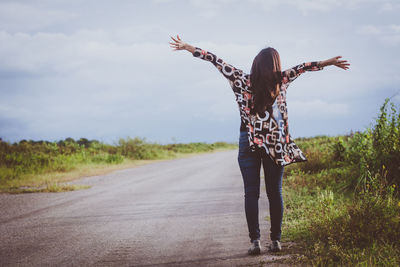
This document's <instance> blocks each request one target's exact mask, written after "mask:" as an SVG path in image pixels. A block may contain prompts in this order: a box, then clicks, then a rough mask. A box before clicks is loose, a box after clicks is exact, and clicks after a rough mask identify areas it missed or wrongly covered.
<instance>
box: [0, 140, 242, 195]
mask: <svg viewBox="0 0 400 267" xmlns="http://www.w3.org/2000/svg"><path fill="white" fill-rule="evenodd" d="M236 147H237V145H235V144H229V143H224V142H217V143H213V144H207V143H189V144H169V145H160V144H157V143H148V142H146V141H145V140H143V139H139V138H134V139H131V138H128V139H126V140H125V139H120V140H119V143H118V144H117V145H107V144H102V143H100V142H98V141H96V140H92V141H89V140H87V139H85V138H81V139H80V140H78V141H75V140H73V139H71V138H67V139H66V140H62V141H59V142H48V141H32V140H30V141H26V140H22V141H21V142H19V143H14V144H9V143H7V142H4V141H1V139H0V192H3V193H4V192H8V193H29V192H63V191H71V190H78V189H85V188H87V187H83V186H77V185H69V184H66V182H70V181H72V180H75V179H78V178H81V177H85V176H93V175H101V174H105V173H109V172H111V171H114V170H117V169H124V168H132V167H135V166H138V165H143V164H147V163H149V162H154V161H156V160H166V159H172V158H181V157H188V156H191V155H195V154H198V153H209V152H213V151H219V150H226V149H233V148H236Z"/></svg>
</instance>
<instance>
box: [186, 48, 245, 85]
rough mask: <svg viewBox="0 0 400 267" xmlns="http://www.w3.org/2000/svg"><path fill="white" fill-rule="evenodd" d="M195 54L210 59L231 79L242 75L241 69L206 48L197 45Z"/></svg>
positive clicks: (232, 80) (233, 79)
mask: <svg viewBox="0 0 400 267" xmlns="http://www.w3.org/2000/svg"><path fill="white" fill-rule="evenodd" d="M193 56H194V57H197V58H200V59H203V60H206V61H210V62H211V63H212V64H213V65H214V66H215V67H217V69H218V70H219V72H221V73H222V75H224V76H225V78H227V79H228V80H229V81H231V82H234V81H235V79H236V78H238V77H240V76H242V74H243V73H242V71H241V70H239V69H236V68H234V67H233V66H232V65H229V64H227V63H226V62H224V61H223V60H222V59H221V58H219V57H217V56H216V55H214V54H213V53H210V52H208V51H206V50H202V49H201V48H198V47H196V49H195V51H194V52H193Z"/></svg>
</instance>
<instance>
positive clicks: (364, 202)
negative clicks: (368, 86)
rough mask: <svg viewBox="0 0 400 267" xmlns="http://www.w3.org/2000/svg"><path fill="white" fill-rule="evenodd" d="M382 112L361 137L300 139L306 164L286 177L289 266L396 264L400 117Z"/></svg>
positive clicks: (399, 256) (399, 232) (292, 168)
mask: <svg viewBox="0 0 400 267" xmlns="http://www.w3.org/2000/svg"><path fill="white" fill-rule="evenodd" d="M387 106H388V101H386V102H385V104H384V105H383V106H382V108H381V112H380V114H379V117H378V119H377V121H376V123H375V124H374V125H373V126H371V128H370V129H367V130H366V131H364V132H360V133H355V134H351V135H349V136H340V137H324V136H320V137H315V138H303V139H299V140H297V143H298V145H299V146H300V147H301V148H302V149H303V150H304V151H305V152H306V155H307V156H308V160H309V161H307V162H305V163H299V164H295V165H291V166H289V167H288V168H286V171H285V172H286V176H285V179H284V189H283V194H284V200H285V215H284V222H283V233H284V234H283V236H284V240H283V241H285V242H289V241H290V242H293V241H294V242H295V243H296V246H295V248H292V249H291V250H290V251H289V252H288V253H294V254H299V256H298V257H297V258H295V259H292V260H290V261H287V263H289V264H300V265H311V266H400V242H399V240H400V197H399V195H400V194H399V182H400V177H399V172H400V146H399V143H400V112H398V111H397V110H396V109H395V108H394V107H393V105H392V106H391V110H392V113H391V114H388V113H387V112H386V109H387ZM381 138H384V140H381Z"/></svg>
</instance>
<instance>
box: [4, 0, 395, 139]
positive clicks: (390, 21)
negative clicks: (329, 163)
mask: <svg viewBox="0 0 400 267" xmlns="http://www.w3.org/2000/svg"><path fill="white" fill-rule="evenodd" d="M399 12H400V1H398V0H392V1H390V0H247V1H244V0H186V1H183V0H116V1H103V0H30V1H27V0H26V1H24V0H12V1H7V0H0V138H2V139H3V140H5V141H8V142H16V141H19V140H22V139H33V140H50V141H56V140H60V139H65V138H67V137H72V138H74V139H79V138H81V137H85V138H88V139H97V140H100V141H102V142H106V143H115V142H117V141H118V139H119V138H127V137H132V138H134V137H140V138H145V139H146V140H147V141H151V142H158V143H171V142H215V141H228V142H236V141H237V140H238V137H239V126H240V117H239V111H238V107H237V104H236V102H235V98H234V94H233V93H232V90H231V88H230V86H229V83H228V82H227V80H226V79H225V78H224V77H223V76H222V75H221V74H220V73H219V72H218V70H217V69H216V68H215V67H214V66H213V65H212V64H210V63H209V62H206V61H202V60H200V59H198V58H194V57H193V56H192V55H191V54H190V53H189V52H187V51H176V52H173V51H172V50H171V49H170V47H169V44H168V42H169V41H170V39H169V38H170V36H171V35H176V34H179V35H180V36H181V38H182V39H183V41H185V42H187V43H190V44H192V45H193V46H196V47H201V48H202V49H205V50H208V51H210V52H213V53H214V54H216V55H217V56H219V57H220V58H222V59H224V60H225V61H226V62H227V63H229V64H232V65H233V66H235V67H236V68H238V69H242V70H243V71H244V72H246V73H249V71H250V67H251V64H252V61H253V59H254V57H255V55H256V54H257V53H258V52H259V51H260V50H261V49H263V48H265V47H269V46H270V47H274V48H275V49H277V50H278V52H279V53H280V57H281V62H282V68H283V69H287V68H290V67H292V66H294V65H297V64H299V63H302V62H307V61H317V60H324V59H328V58H331V57H334V56H338V55H340V56H343V58H344V59H346V60H348V61H349V62H350V64H351V66H350V69H349V70H347V71H344V70H342V69H339V68H336V67H332V66H331V67H326V68H325V69H324V70H322V71H319V72H310V73H305V74H303V75H302V76H300V77H299V78H298V79H297V80H296V81H294V82H293V83H292V84H291V85H290V87H289V88H288V96H287V102H288V111H289V124H290V131H291V135H292V136H293V137H294V138H296V137H309V136H315V135H330V136H334V135H340V134H348V133H350V132H351V131H362V130H364V129H365V128H366V127H369V126H371V123H373V121H374V119H376V117H377V115H378V111H379V107H380V106H381V105H382V104H383V102H384V99H385V98H388V97H392V101H393V102H394V103H395V104H396V105H398V106H400V75H399V74H398V72H399V70H400V19H398V14H399Z"/></svg>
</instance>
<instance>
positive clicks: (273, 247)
mask: <svg viewBox="0 0 400 267" xmlns="http://www.w3.org/2000/svg"><path fill="white" fill-rule="evenodd" d="M281 250H282V246H281V242H279V240H272V243H271V245H270V246H269V251H271V252H278V251H281Z"/></svg>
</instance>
